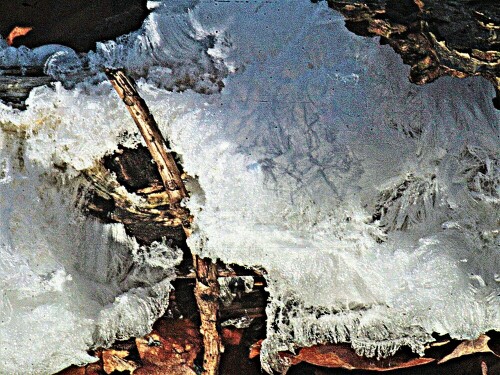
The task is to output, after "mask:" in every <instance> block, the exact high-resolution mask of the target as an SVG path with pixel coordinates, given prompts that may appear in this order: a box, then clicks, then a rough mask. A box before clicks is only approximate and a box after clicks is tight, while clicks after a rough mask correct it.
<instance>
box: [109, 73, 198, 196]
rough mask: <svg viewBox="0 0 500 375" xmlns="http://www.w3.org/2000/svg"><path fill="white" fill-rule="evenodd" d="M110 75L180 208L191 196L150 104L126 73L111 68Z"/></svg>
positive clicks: (168, 190) (170, 194)
mask: <svg viewBox="0 0 500 375" xmlns="http://www.w3.org/2000/svg"><path fill="white" fill-rule="evenodd" d="M106 75H107V76H108V79H109V80H110V82H111V84H112V85H113V87H114V88H115V90H116V92H117V93H118V95H119V96H120V98H121V99H122V100H123V102H124V103H125V105H126V106H127V109H128V111H129V112H130V114H131V115H132V118H133V119H134V121H135V124H136V125H137V127H138V128H139V131H140V132H141V135H142V136H143V138H144V141H145V142H146V145H147V147H148V150H149V152H151V156H152V157H153V160H154V161H155V163H156V165H157V166H158V171H159V172H160V176H161V178H162V180H163V184H164V185H165V188H166V190H167V193H168V196H169V198H170V204H171V205H173V206H176V205H178V204H179V203H180V201H181V200H182V199H183V198H185V197H187V195H188V194H187V190H186V188H185V186H184V183H183V182H182V179H181V174H180V172H179V168H177V164H176V163H175V159H174V157H173V156H172V154H171V153H170V152H169V149H168V147H167V144H166V142H165V140H164V139H163V136H162V134H161V132H160V129H159V128H158V125H157V124H156V121H155V119H154V117H153V115H152V114H151V112H149V108H148V106H147V105H146V102H145V101H144V99H142V98H141V97H140V96H139V93H138V92H137V90H136V88H135V83H134V81H133V80H132V79H131V78H129V77H127V76H126V75H125V73H124V72H123V71H122V70H119V69H118V70H111V69H107V70H106Z"/></svg>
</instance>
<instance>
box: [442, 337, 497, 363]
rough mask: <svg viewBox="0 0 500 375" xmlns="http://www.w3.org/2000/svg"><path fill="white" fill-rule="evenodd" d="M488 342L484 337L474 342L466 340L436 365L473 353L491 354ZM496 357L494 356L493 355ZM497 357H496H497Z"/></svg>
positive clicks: (488, 339) (487, 338)
mask: <svg viewBox="0 0 500 375" xmlns="http://www.w3.org/2000/svg"><path fill="white" fill-rule="evenodd" d="M488 341H490V337H489V336H486V335H481V336H479V337H478V338H477V339H475V340H466V341H463V342H462V343H461V344H460V345H458V346H457V347H456V348H455V350H453V351H452V352H451V353H450V354H448V355H447V356H446V357H444V358H442V359H441V360H440V361H439V362H438V364H441V363H445V362H448V361H449V360H450V359H454V358H458V357H462V356H464V355H469V354H474V353H493V354H495V353H494V352H493V350H491V349H490V347H489V346H488ZM495 355H496V354H495ZM497 357H498V356H497Z"/></svg>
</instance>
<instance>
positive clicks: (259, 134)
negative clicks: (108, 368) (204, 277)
mask: <svg viewBox="0 0 500 375" xmlns="http://www.w3.org/2000/svg"><path fill="white" fill-rule="evenodd" d="M157 5H158V4H157ZM188 9H189V10H188ZM43 48H44V47H42V50H41V52H44V50H43ZM51 48H54V47H51ZM56 49H57V48H56ZM7 50H8V53H9V54H10V55H9V56H10V58H13V59H14V58H17V59H18V61H20V63H23V62H25V61H29V59H30V58H38V56H39V55H37V56H34V55H33V54H30V53H31V52H29V53H26V54H24V55H22V56H20V55H19V54H18V55H15V54H16V50H12V49H8V48H4V49H3V51H2V52H0V53H3V54H4V57H3V58H5V54H6V53H7V52H6V51H7ZM39 52H40V51H39ZM39 52H37V53H39ZM46 59H47V63H46V67H47V69H48V72H49V73H50V74H52V75H53V76H54V77H56V78H58V79H60V80H62V81H63V84H58V85H56V86H55V88H47V87H43V88H38V89H35V90H34V91H33V92H32V93H31V96H30V98H29V99H28V105H29V107H28V109H27V110H26V111H24V112H20V111H18V110H13V109H11V108H9V107H7V106H1V108H0V125H1V126H2V129H3V133H2V134H3V135H2V137H3V140H4V141H3V148H2V154H1V157H2V164H1V165H2V168H3V172H2V174H1V176H2V185H1V186H0V215H1V218H2V220H1V222H2V224H1V226H0V229H1V233H0V239H1V241H2V242H1V247H0V251H1V259H2V261H1V263H0V283H1V285H2V288H1V289H2V299H1V304H0V313H1V325H0V343H1V345H0V368H1V369H2V371H3V372H7V373H16V371H19V370H18V369H20V368H22V369H27V370H23V373H27V372H31V373H34V374H39V373H50V372H55V371H57V370H59V369H62V368H64V367H67V366H68V365H69V364H71V363H84V362H86V361H89V360H91V358H89V356H88V355H87V354H86V348H87V347H90V346H93V345H105V344H107V343H110V342H112V341H113V340H114V339H115V338H116V337H121V338H123V337H127V336H131V335H138V334H141V333H145V332H146V331H147V330H148V329H149V328H150V326H151V324H152V322H153V321H154V320H155V318H156V317H158V316H159V315H160V314H162V312H163V311H164V308H165V301H167V299H166V298H168V291H169V288H170V286H169V285H170V284H169V282H170V280H171V279H172V277H173V272H172V270H173V267H174V265H175V264H176V262H178V261H179V254H178V252H177V251H176V250H175V249H168V248H166V247H165V246H164V245H162V244H157V245H156V247H155V248H154V249H153V250H151V251H153V252H155V251H157V252H158V254H162V256H163V255H166V257H165V262H164V264H158V262H149V263H148V262H147V261H146V260H145V259H144V258H141V257H140V256H138V254H140V251H141V249H140V248H139V246H138V245H137V243H136V242H135V241H134V240H133V239H131V238H128V237H127V236H126V235H125V234H124V233H123V228H122V227H121V226H119V225H117V224H116V225H109V224H108V225H104V224H100V223H98V222H93V221H91V220H89V219H84V218H82V217H81V216H80V215H79V214H78V212H77V210H76V209H75V208H74V207H75V204H74V201H73V200H74V197H75V196H76V193H75V189H76V186H77V185H78V179H79V177H78V174H79V171H82V170H84V169H86V168H90V167H91V166H92V165H93V163H94V162H95V161H96V160H98V159H99V158H101V157H102V156H104V155H106V154H109V153H112V152H113V151H115V150H116V149H117V145H118V143H122V144H126V145H128V146H131V145H135V144H138V143H139V142H141V140H140V138H139V136H138V135H137V134H136V133H135V127H134V124H133V122H132V120H131V119H130V118H129V116H128V113H127V112H126V111H125V110H124V108H123V105H122V104H121V103H120V102H119V100H118V99H117V97H116V94H115V92H114V91H113V90H112V88H111V86H110V84H109V83H107V82H106V81H105V80H104V75H103V74H100V73H99V71H100V70H101V69H102V68H103V67H105V66H110V67H121V66H125V67H127V68H128V69H129V71H131V72H133V73H134V74H136V75H139V76H142V77H143V79H142V80H140V81H139V88H140V91H141V94H142V95H143V97H144V99H145V100H146V101H147V103H148V104H149V106H150V108H151V110H152V112H153V113H154V115H155V117H156V119H157V121H158V122H159V125H160V127H161V129H162V131H163V132H164V134H165V135H166V136H167V137H168V138H169V139H170V141H171V144H172V147H173V148H174V149H175V151H176V152H177V153H179V154H180V155H181V157H182V160H183V165H184V168H185V170H186V171H187V172H188V173H189V174H191V175H193V176H197V177H198V179H199V182H200V185H201V187H202V189H203V193H202V194H201V193H196V194H194V195H193V196H192V198H191V200H190V202H188V205H189V207H190V208H191V210H192V213H193V214H194V215H195V218H196V221H195V228H196V230H195V233H194V235H193V236H192V237H191V238H190V240H189V245H190V247H191V248H192V249H193V250H194V251H196V252H198V253H200V254H201V255H203V256H210V257H212V258H220V259H221V260H222V261H224V262H227V263H237V264H241V265H246V266H252V267H260V268H263V269H265V270H266V271H267V281H268V285H269V292H270V302H269V304H268V307H267V315H268V327H267V339H266V341H265V342H264V344H263V351H262V361H263V366H264V368H265V369H267V370H269V369H270V366H273V367H275V368H280V367H281V366H282V364H281V363H279V361H278V358H277V356H276V353H277V351H279V350H287V349H291V348H292V347H293V346H294V345H298V346H306V345H312V344H315V343H321V342H325V341H328V342H350V343H351V344H352V346H353V347H354V348H355V349H356V350H357V351H358V352H359V353H360V354H365V355H368V356H387V355H391V354H393V353H394V352H395V351H396V350H397V349H398V348H399V347H401V346H403V345H406V346H409V347H410V348H411V349H412V350H414V351H415V352H417V353H422V351H423V348H424V344H425V343H427V342H429V341H432V340H433V339H432V336H431V334H432V333H433V332H437V333H440V334H445V333H449V334H450V335H451V336H452V337H453V338H458V339H460V338H475V337H477V336H478V335H479V334H480V333H483V332H485V331H488V330H491V329H497V330H498V329H500V309H499V305H500V304H499V302H500V301H499V296H498V295H499V291H500V286H499V285H498V281H497V280H498V279H499V277H498V272H499V265H500V254H499V241H500V240H499V237H498V223H499V220H500V217H499V214H498V212H499V210H498V209H499V205H500V188H499V180H500V162H499V144H500V139H499V129H498V125H499V120H500V112H499V111H495V110H494V108H493V107H492V106H491V105H490V103H491V100H490V97H491V95H492V93H491V91H492V89H491V87H490V85H489V84H488V82H487V81H485V80H480V79H467V80H456V79H450V78H443V79H440V80H438V81H437V82H435V83H433V84H430V85H427V86H425V87H417V86H414V85H411V84H410V83H409V82H408V80H407V78H406V75H407V70H408V69H407V67H405V66H404V65H403V64H402V62H401V61H400V59H399V57H398V56H397V55H395V54H394V53H393V52H392V51H391V50H390V49H389V48H387V47H383V46H379V45H378V42H377V41H376V40H373V39H363V38H360V37H357V36H355V35H353V34H351V33H349V32H348V31H347V30H346V29H345V28H344V26H343V21H342V19H341V17H340V16H339V15H338V14H336V13H334V12H332V11H331V10H329V9H327V7H326V5H325V4H319V5H318V4H311V3H309V2H308V1H305V0H304V1H288V2H286V3H284V2H278V1H276V2H269V1H262V2H260V1H259V2H251V3H239V2H224V3H221V2H215V1H214V2H211V1H199V2H197V1H177V2H175V5H169V2H166V4H163V5H159V6H158V7H156V8H155V10H154V11H153V13H152V14H151V15H150V16H149V17H148V19H147V20H146V21H145V23H144V25H143V28H142V29H141V30H139V31H138V32H135V33H132V34H129V35H128V36H124V37H121V38H119V39H118V40H117V41H115V42H107V43H105V44H101V45H99V46H98V48H97V49H96V52H95V53H90V54H88V55H87V56H85V57H79V56H76V55H74V54H72V53H71V51H69V50H67V49H61V50H60V51H59V52H57V51H56V52H55V54H54V53H53V54H49V55H48V57H46ZM82 66H89V67H90V69H91V71H93V72H95V74H94V75H91V76H90V77H89V78H88V79H87V80H86V81H84V82H80V83H77V82H71V81H70V78H69V77H70V75H69V74H68V72H75V71H76V72H78V71H79V69H82ZM222 86H224V88H222ZM64 87H66V88H64ZM221 88H222V90H221ZM205 93H210V95H206V94H205ZM54 166H59V168H55V167H54ZM61 166H64V168H63V169H64V172H62V171H61V168H60V167H61ZM72 199H73V200H72ZM95 265H99V267H97V268H96V266H95ZM131 269H132V271H130V270H131ZM89 270H91V271H89ZM144 285H147V286H144ZM18 338H23V339H22V342H18V341H16V340H17V339H18ZM27 343H29V344H27Z"/></svg>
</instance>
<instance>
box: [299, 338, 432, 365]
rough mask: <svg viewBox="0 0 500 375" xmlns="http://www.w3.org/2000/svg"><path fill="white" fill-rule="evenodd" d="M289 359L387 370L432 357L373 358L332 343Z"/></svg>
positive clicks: (313, 347)
mask: <svg viewBox="0 0 500 375" xmlns="http://www.w3.org/2000/svg"><path fill="white" fill-rule="evenodd" d="M291 361H292V363H293V364H297V363H300V362H307V363H310V364H313V365H316V366H322V367H330V368H345V369H349V370H372V371H389V370H395V369H402V368H406V367H414V366H419V365H423V364H426V363H430V362H433V361H434V359H433V358H408V357H406V356H398V355H397V354H396V355H394V356H392V357H391V358H386V359H381V360H374V359H372V358H366V357H362V356H359V355H357V354H356V353H355V351H354V350H353V349H352V348H351V347H350V346H349V345H344V344H336V345H333V344H332V345H316V346H312V347H309V348H302V349H301V350H300V351H299V353H298V354H297V355H296V356H292V357H291Z"/></svg>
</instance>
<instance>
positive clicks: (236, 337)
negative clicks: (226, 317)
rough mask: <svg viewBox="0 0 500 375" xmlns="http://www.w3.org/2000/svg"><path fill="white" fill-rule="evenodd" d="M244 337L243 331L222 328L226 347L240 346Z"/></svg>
mask: <svg viewBox="0 0 500 375" xmlns="http://www.w3.org/2000/svg"><path fill="white" fill-rule="evenodd" d="M242 337H243V330H242V329H238V328H235V329H231V328H226V327H224V328H222V342H223V344H224V345H240V342H241V338H242Z"/></svg>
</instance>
